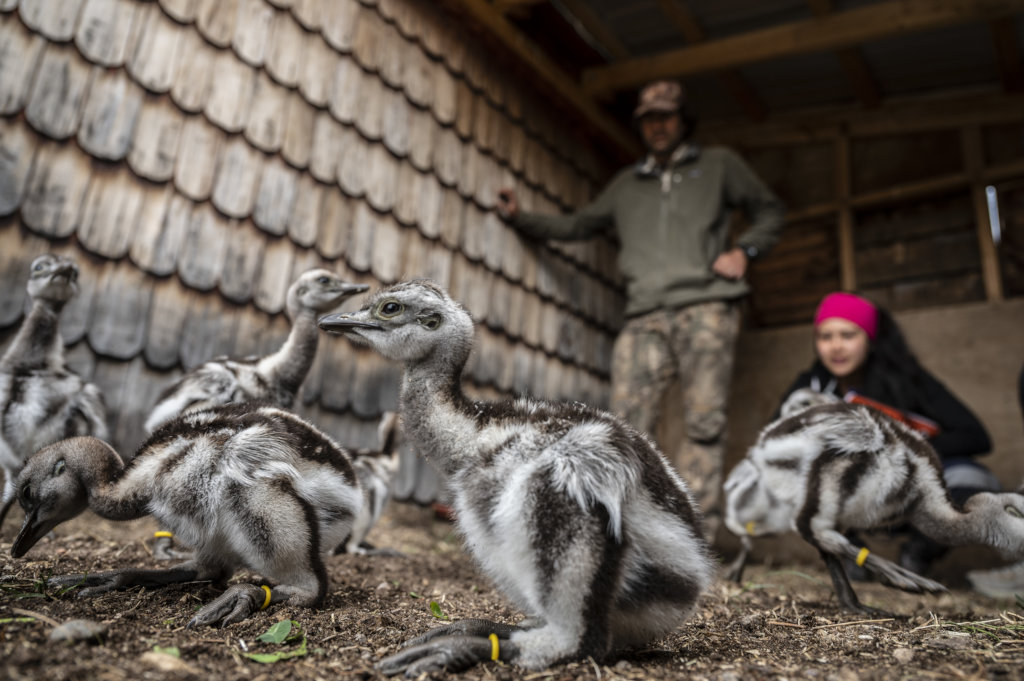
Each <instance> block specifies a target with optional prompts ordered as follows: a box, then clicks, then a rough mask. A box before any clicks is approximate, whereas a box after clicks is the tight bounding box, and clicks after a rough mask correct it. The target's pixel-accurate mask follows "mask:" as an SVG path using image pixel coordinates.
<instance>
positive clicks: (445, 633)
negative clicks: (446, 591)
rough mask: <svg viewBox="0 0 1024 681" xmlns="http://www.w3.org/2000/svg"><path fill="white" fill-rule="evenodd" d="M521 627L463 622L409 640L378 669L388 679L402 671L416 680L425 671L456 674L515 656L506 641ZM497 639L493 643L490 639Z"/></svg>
mask: <svg viewBox="0 0 1024 681" xmlns="http://www.w3.org/2000/svg"><path fill="white" fill-rule="evenodd" d="M519 630H520V627H517V626H515V625H512V624H501V623H498V622H491V621H489V620H485V619H465V620H459V621H458V622H452V623H451V624H448V625H445V626H443V627H436V628H434V629H431V630H430V631H428V632H427V633H425V634H423V635H421V636H417V637H415V638H411V639H409V640H408V641H406V642H405V643H404V644H402V650H401V651H400V652H398V653H395V654H394V655H391V656H389V657H386V658H384V659H383V660H381V661H380V662H379V663H378V664H377V668H378V669H379V670H380V671H381V672H382V673H383V674H385V675H387V676H394V675H395V674H400V673H402V672H405V675H406V676H407V677H409V678H415V677H417V676H419V675H420V674H422V673H423V672H427V671H437V670H441V669H444V670H447V671H449V672H458V671H462V670H464V669H468V668H469V667H472V666H473V665H475V664H477V663H480V662H486V661H487V660H506V661H507V660H509V659H511V658H514V657H515V655H516V654H517V651H516V649H515V648H514V646H513V645H512V644H511V643H509V642H508V638H509V636H511V635H512V633H513V632H516V631H519ZM492 635H494V636H495V637H497V640H492V639H491V636H492Z"/></svg>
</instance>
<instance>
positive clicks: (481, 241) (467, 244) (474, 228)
mask: <svg viewBox="0 0 1024 681" xmlns="http://www.w3.org/2000/svg"><path fill="white" fill-rule="evenodd" d="M483 218H484V214H483V212H482V211H481V210H480V208H478V207H477V206H476V205H475V204H474V203H473V202H472V201H466V202H465V203H464V204H463V213H462V225H463V229H462V238H461V240H460V241H459V250H460V251H462V253H463V255H465V256H466V257H467V258H469V259H470V260H472V261H473V262H480V261H482V260H483V258H484V251H485V250H486V249H487V234H486V233H485V230H484V224H483V222H484V220H483Z"/></svg>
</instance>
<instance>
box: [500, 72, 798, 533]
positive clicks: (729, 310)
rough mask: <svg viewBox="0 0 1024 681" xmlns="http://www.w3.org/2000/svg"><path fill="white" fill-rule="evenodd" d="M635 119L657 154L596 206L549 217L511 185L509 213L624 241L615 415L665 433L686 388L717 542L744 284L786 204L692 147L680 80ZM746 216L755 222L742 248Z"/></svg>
mask: <svg viewBox="0 0 1024 681" xmlns="http://www.w3.org/2000/svg"><path fill="white" fill-rule="evenodd" d="M633 116H634V120H635V121H636V123H637V125H638V128H639V131H640V135H641V137H642V138H643V141H644V144H645V145H646V147H647V151H648V153H647V156H646V157H645V158H644V159H642V160H641V161H640V162H638V163H637V164H636V165H634V166H632V167H628V168H625V169H623V170H622V171H620V172H619V173H618V174H617V175H616V176H615V177H614V178H613V179H612V180H611V182H610V183H609V184H608V185H607V186H606V187H605V188H604V190H603V191H602V192H601V193H600V195H599V196H598V197H597V198H596V199H595V200H594V201H593V203H591V204H589V205H587V206H585V207H583V208H581V209H580V210H578V211H577V212H575V213H574V214H572V215H564V216H563V215H559V216H553V215H539V214H535V213H527V212H524V211H520V209H519V204H518V201H517V198H516V195H515V192H514V191H513V190H508V189H506V190H502V191H501V193H500V196H499V200H498V210H499V212H500V213H501V214H502V215H503V216H504V217H506V219H508V220H509V221H510V222H511V223H512V224H513V225H514V226H515V227H516V228H518V229H520V230H522V231H523V232H526V233H528V234H530V235H533V236H536V237H540V238H547V239H583V238H586V237H589V236H591V235H593V234H595V233H597V232H599V231H602V230H613V231H614V233H615V234H616V235H617V236H618V239H619V242H620V244H621V248H620V250H619V257H618V264H619V269H620V271H621V273H622V275H623V277H624V279H625V281H626V316H627V323H626V325H625V327H624V328H623V329H622V331H621V333H620V334H619V336H618V338H617V339H616V341H615V347H614V350H613V356H612V399H611V407H612V409H613V410H614V411H616V412H618V413H619V414H621V415H622V416H623V417H624V418H626V419H627V420H628V421H629V422H630V423H632V424H633V425H634V426H636V427H637V428H639V429H641V430H643V431H647V432H649V433H653V432H654V430H655V426H656V424H657V420H658V416H659V413H658V412H659V407H660V404H661V401H662V398H663V396H664V393H665V391H666V390H667V389H668V387H669V386H670V385H671V383H672V381H673V380H674V379H676V378H678V379H679V380H680V382H681V385H682V393H683V404H684V407H685V410H686V413H685V424H686V435H685V437H684V439H683V442H681V443H680V444H679V447H678V449H677V451H676V452H675V453H674V462H675V465H676V467H677V469H678V470H679V471H680V472H681V473H682V474H683V476H684V477H685V478H686V481H687V482H688V483H689V484H690V486H691V487H692V488H693V491H694V493H695V494H696V496H697V500H698V501H699V502H700V504H701V507H702V508H703V510H704V512H705V514H706V516H707V524H708V533H709V535H710V537H711V538H712V539H713V538H714V535H715V533H716V532H717V529H718V526H719V524H720V522H721V511H720V497H721V483H722V466H723V461H722V459H723V454H724V443H723V434H724V431H725V412H726V402H727V399H728V391H729V381H730V379H731V376H732V366H733V351H734V347H735V341H736V336H737V333H738V331H739V308H738V305H737V302H738V300H739V299H740V298H742V297H743V296H744V295H746V294H747V293H748V291H749V287H748V286H747V284H746V282H745V281H744V279H743V276H744V274H746V271H747V266H748V265H749V262H750V260H752V259H753V258H756V257H758V255H760V254H763V253H764V252H765V251H767V250H768V248H770V247H771V246H772V245H773V244H774V243H775V242H776V241H777V240H778V235H779V230H780V228H781V225H782V220H783V206H782V204H781V202H780V201H779V200H778V198H777V197H776V196H775V195H774V194H773V193H772V192H771V190H769V189H768V188H767V187H766V186H765V185H764V183H763V182H761V180H759V179H758V178H757V176H756V175H755V174H754V173H753V171H751V170H750V168H749V167H748V166H747V165H746V164H745V163H744V162H743V161H742V160H741V159H740V158H739V156H737V155H736V154H735V153H734V152H732V151H730V150H728V149H725V148H718V147H709V148H707V149H703V148H701V147H700V146H698V145H697V144H696V143H694V142H691V141H690V136H691V135H692V133H693V128H694V121H693V119H692V117H690V116H689V114H688V112H687V111H686V109H685V92H684V90H683V87H682V85H681V84H679V83H678V82H675V81H658V82H654V83H651V84H650V85H648V86H647V87H645V88H644V89H643V90H642V91H641V92H640V98H639V102H638V104H637V107H636V110H635V111H634V114H633ZM734 208H739V209H741V210H742V211H743V212H744V213H745V214H746V217H747V219H748V221H749V223H750V226H749V227H748V228H747V229H746V230H745V231H744V232H743V233H742V234H740V235H739V237H738V238H737V240H736V244H735V245H733V246H730V244H729V240H730V235H729V223H730V217H731V211H732V210H733V209H734ZM666 453H667V454H669V455H670V456H671V455H672V452H666Z"/></svg>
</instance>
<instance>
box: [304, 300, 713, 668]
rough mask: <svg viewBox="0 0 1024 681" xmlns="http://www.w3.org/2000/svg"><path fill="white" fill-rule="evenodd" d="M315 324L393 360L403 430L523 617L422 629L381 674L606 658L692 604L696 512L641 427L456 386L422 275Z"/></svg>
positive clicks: (451, 343)
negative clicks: (481, 398) (490, 397)
mask: <svg viewBox="0 0 1024 681" xmlns="http://www.w3.org/2000/svg"><path fill="white" fill-rule="evenodd" d="M320 328H322V329H325V330H328V331H332V332H340V333H344V334H346V335H347V336H348V337H349V338H351V339H353V340H355V341H357V342H359V343H363V344H366V345H369V346H370V347H371V348H373V349H374V350H376V351H377V352H379V353H380V354H382V355H383V356H384V357H386V358H389V359H392V360H396V361H400V362H403V363H404V364H405V372H404V376H403V381H402V389H401V408H402V419H403V426H404V429H405V434H406V436H407V437H408V438H409V439H410V441H411V442H414V443H415V445H416V446H417V448H418V449H419V450H420V451H421V452H423V454H424V455H425V456H427V457H429V458H431V459H433V461H434V462H435V463H436V465H437V466H438V467H439V468H440V469H441V471H442V472H443V474H444V475H445V477H446V482H447V483H448V485H449V488H450V490H451V495H452V501H453V506H454V509H455V516H456V519H457V522H458V524H459V529H460V531H461V532H462V534H463V535H464V538H465V541H466V544H467V546H468V548H469V550H470V552H471V553H472V555H473V557H474V558H475V559H476V561H477V562H478V563H479V564H480V566H481V567H482V568H483V570H484V571H485V572H486V573H487V574H488V575H489V576H490V577H491V578H492V579H493V580H494V582H495V583H496V584H497V586H498V588H499V589H501V590H502V591H503V592H504V594H505V595H506V596H507V597H509V598H510V599H511V600H512V601H513V602H515V603H516V604H517V605H518V606H519V607H520V608H521V609H522V610H523V611H525V612H526V613H528V615H529V617H530V619H529V620H528V622H524V623H522V624H520V625H519V626H513V625H507V624H497V623H493V622H488V621H486V620H463V621H460V622H456V623H454V624H451V625H449V626H445V627H440V628H438V629H434V630H432V631H430V632H428V633H427V634H425V635H423V636H420V637H418V638H414V639H412V640H411V641H409V642H407V643H406V645H405V648H404V650H402V651H400V652H399V653H396V654H394V655H392V656H390V657H388V658H386V659H384V660H382V661H381V662H380V663H379V668H380V669H381V670H382V671H383V672H384V673H385V674H388V675H392V674H398V673H401V672H404V673H405V675H406V676H417V675H419V674H420V673H421V672H423V671H428V670H436V669H443V668H446V669H448V670H449V671H454V670H459V669H464V668H466V667H469V666H471V665H472V664H475V663H476V662H479V661H483V660H489V659H501V660H504V661H506V662H511V663H515V664H518V665H521V666H523V667H526V668H529V669H543V668H545V667H548V666H550V665H551V664H554V663H556V662H560V661H566V660H574V659H582V658H585V657H587V656H593V657H594V658H595V659H606V658H608V657H609V656H610V655H611V654H612V653H614V652H615V651H617V650H620V649H623V648H629V647H634V646H639V645H644V644H646V643H648V642H650V641H651V640H653V639H656V638H658V637H660V636H664V635H666V634H668V633H669V632H671V631H673V630H674V629H675V628H676V627H677V626H678V625H679V624H680V623H681V622H683V621H684V620H685V619H686V618H687V617H688V616H689V615H690V614H691V613H692V612H693V610H694V608H695V605H696V603H697V599H698V597H699V596H700V594H701V593H702V592H703V591H704V589H705V588H706V587H707V586H708V585H709V584H710V582H711V581H712V579H713V577H714V572H715V568H714V564H713V561H712V560H711V558H710V557H709V551H708V547H707V544H706V543H705V541H704V538H703V531H702V529H703V528H702V525H703V521H702V517H701V515H700V512H699V511H698V509H697V508H696V506H695V504H694V502H693V500H692V498H691V496H690V492H689V490H688V489H687V486H686V484H685V483H684V482H683V481H682V480H681V479H680V478H679V477H678V476H677V475H676V473H675V472H674V471H673V469H672V468H671V467H670V466H669V465H668V463H667V462H666V460H665V458H664V457H663V456H662V455H661V454H660V453H659V452H658V450H657V449H656V448H655V446H654V444H653V443H652V442H651V441H650V440H649V439H648V438H647V437H645V436H644V435H642V434H641V433H640V432H638V431H636V430H635V429H633V428H632V427H630V426H629V425H627V424H626V423H625V422H623V421H622V420H620V419H618V418H617V417H615V416H613V415H611V414H608V413H606V412H602V411H599V410H597V409H594V408H591V407H587V406H585V405H582V404H579V403H573V404H555V403H549V402H541V401H537V400H532V399H528V398H521V399H517V400H515V401H508V402H474V401H471V400H470V399H468V398H467V397H466V396H465V395H464V393H463V392H462V388H461V384H460V377H461V375H462V371H463V368H464V366H465V364H466V361H467V359H468V358H469V353H470V348H471V346H472V342H473V322H472V319H471V318H470V316H469V314H468V313H467V312H466V311H465V310H464V309H463V308H462V307H461V306H460V305H459V304H458V303H456V302H455V301H453V300H452V299H451V298H450V297H449V296H448V294H447V293H446V292H445V291H444V290H443V289H441V288H440V287H438V286H437V285H435V284H433V283H432V282H429V281H413V282H407V283H400V284H397V285H395V286H391V287H389V288H386V289H383V290H382V291H380V292H378V293H377V294H376V295H374V296H373V297H372V299H371V300H370V301H369V303H368V304H367V305H366V307H364V308H362V309H361V310H359V311H358V312H356V313H354V314H340V315H330V316H328V317H324V318H323V319H321V320H320Z"/></svg>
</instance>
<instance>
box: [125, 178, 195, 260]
mask: <svg viewBox="0 0 1024 681" xmlns="http://www.w3.org/2000/svg"><path fill="white" fill-rule="evenodd" d="M140 194H141V196H142V202H141V206H140V208H139V219H138V224H137V227H136V231H135V234H134V236H133V238H132V244H131V248H130V249H129V251H128V254H129V256H130V257H131V259H132V262H134V263H135V265H136V266H137V267H139V268H141V269H143V270H145V271H147V272H149V273H150V274H153V275H156V276H158V277H163V276H167V275H169V274H173V273H174V271H175V269H176V268H177V263H178V252H179V251H180V250H181V241H182V238H183V236H184V234H185V233H186V227H187V225H188V216H189V215H190V214H191V210H192V202H191V201H189V200H188V199H186V198H185V197H183V196H180V195H177V194H175V193H174V188H173V187H172V186H171V185H162V186H157V185H149V186H146V187H144V188H142V190H141V191H140Z"/></svg>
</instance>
